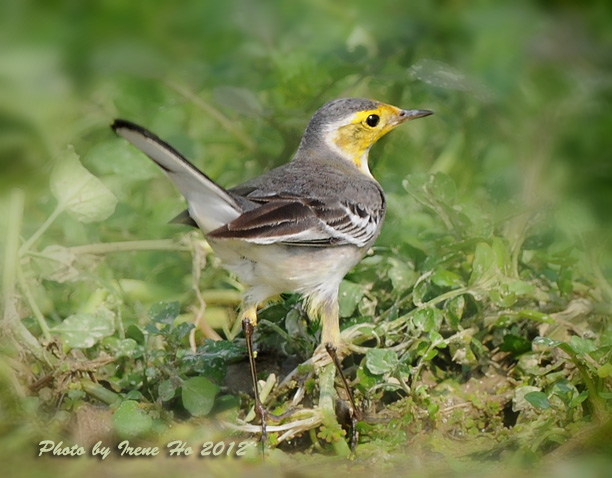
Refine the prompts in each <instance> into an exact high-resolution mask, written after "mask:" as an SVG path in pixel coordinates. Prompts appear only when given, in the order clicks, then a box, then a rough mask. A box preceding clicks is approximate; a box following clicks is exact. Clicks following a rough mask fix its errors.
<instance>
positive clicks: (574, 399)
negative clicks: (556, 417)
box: [568, 390, 589, 408]
mask: <svg viewBox="0 0 612 478" xmlns="http://www.w3.org/2000/svg"><path fill="white" fill-rule="evenodd" d="M587 398H589V391H588V390H583V391H582V392H581V393H579V394H578V395H575V396H574V397H572V400H571V402H570V403H569V405H568V407H569V408H576V407H577V406H578V405H580V404H581V403H582V402H584V401H585V400H586V399H587Z"/></svg>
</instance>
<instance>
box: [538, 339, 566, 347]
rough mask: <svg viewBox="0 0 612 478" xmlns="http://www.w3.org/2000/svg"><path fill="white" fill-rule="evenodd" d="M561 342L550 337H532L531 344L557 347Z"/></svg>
mask: <svg viewBox="0 0 612 478" xmlns="http://www.w3.org/2000/svg"><path fill="white" fill-rule="evenodd" d="M560 343H561V342H560V341H558V340H555V339H551V338H550V337H536V338H535V339H533V345H539V346H542V347H557V346H558V345H559V344H560Z"/></svg>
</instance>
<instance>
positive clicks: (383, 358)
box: [365, 349, 399, 375]
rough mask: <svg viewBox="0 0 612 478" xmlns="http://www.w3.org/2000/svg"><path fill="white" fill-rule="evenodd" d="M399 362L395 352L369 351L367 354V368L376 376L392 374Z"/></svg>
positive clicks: (383, 350) (384, 350)
mask: <svg viewBox="0 0 612 478" xmlns="http://www.w3.org/2000/svg"><path fill="white" fill-rule="evenodd" d="M398 363H399V360H398V358H397V354H396V353H395V351H393V350H386V349H369V350H368V352H367V353H366V363H365V365H366V367H367V368H368V370H369V371H370V372H371V373H372V374H374V375H383V374H385V373H388V372H392V371H393V370H394V369H395V367H397V364H398Z"/></svg>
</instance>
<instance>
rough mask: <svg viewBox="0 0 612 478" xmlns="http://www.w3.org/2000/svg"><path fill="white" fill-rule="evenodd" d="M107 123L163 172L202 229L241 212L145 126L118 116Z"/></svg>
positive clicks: (216, 225)
mask: <svg viewBox="0 0 612 478" xmlns="http://www.w3.org/2000/svg"><path fill="white" fill-rule="evenodd" d="M111 127H112V129H113V130H114V131H115V132H116V133H117V134H118V135H119V136H121V137H123V138H125V139H126V140H128V141H129V142H130V143H132V144H133V145H134V146H136V147H137V148H138V149H139V150H141V151H142V152H143V153H144V154H146V155H147V156H148V157H149V158H151V159H152V160H153V161H154V162H155V164H157V165H158V166H159V167H160V168H161V169H162V170H163V171H164V173H166V175H167V176H168V177H169V178H170V180H171V181H172V182H173V183H174V185H175V186H176V187H177V188H178V189H179V191H180V192H181V193H182V194H183V196H185V199H187V202H188V203H189V216H190V217H191V218H192V219H193V220H194V221H195V222H196V223H197V225H198V226H199V227H200V228H201V229H202V230H203V231H204V232H209V231H212V230H214V229H217V228H218V227H221V226H222V225H224V224H227V223H228V222H230V221H232V220H234V219H235V218H237V217H238V216H239V215H240V214H241V213H242V207H241V205H240V204H239V203H238V202H237V201H236V199H235V198H234V196H232V195H231V194H230V193H229V192H228V191H226V190H225V189H224V188H222V187H221V186H219V185H218V184H216V183H215V182H214V181H213V180H212V179H210V178H209V177H208V176H206V175H205V174H204V173H203V172H202V171H200V170H199V169H198V168H196V167H195V166H194V165H193V164H191V163H190V162H189V161H188V160H187V159H186V158H185V157H184V156H183V155H182V154H180V153H179V152H178V151H177V150H175V149H174V148H173V147H172V146H170V145H169V144H168V143H166V142H165V141H163V140H161V139H160V138H158V137H157V136H156V135H154V134H153V133H151V132H150V131H148V130H147V129H145V128H143V127H141V126H138V125H137V124H134V123H131V122H130V121H126V120H121V119H117V120H115V121H114V122H113V124H112V126H111Z"/></svg>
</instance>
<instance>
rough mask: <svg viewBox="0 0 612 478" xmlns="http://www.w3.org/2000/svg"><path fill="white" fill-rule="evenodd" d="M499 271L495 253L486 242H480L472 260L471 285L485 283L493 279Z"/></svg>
mask: <svg viewBox="0 0 612 478" xmlns="http://www.w3.org/2000/svg"><path fill="white" fill-rule="evenodd" d="M496 272H497V265H496V262H495V253H494V252H493V249H491V246H489V245H488V244H487V243H486V242H479V243H478V244H477V245H476V250H475V251H474V262H472V275H471V276H470V280H469V285H476V284H484V283H486V282H487V281H489V280H491V278H493V277H494V276H495V274H496Z"/></svg>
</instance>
